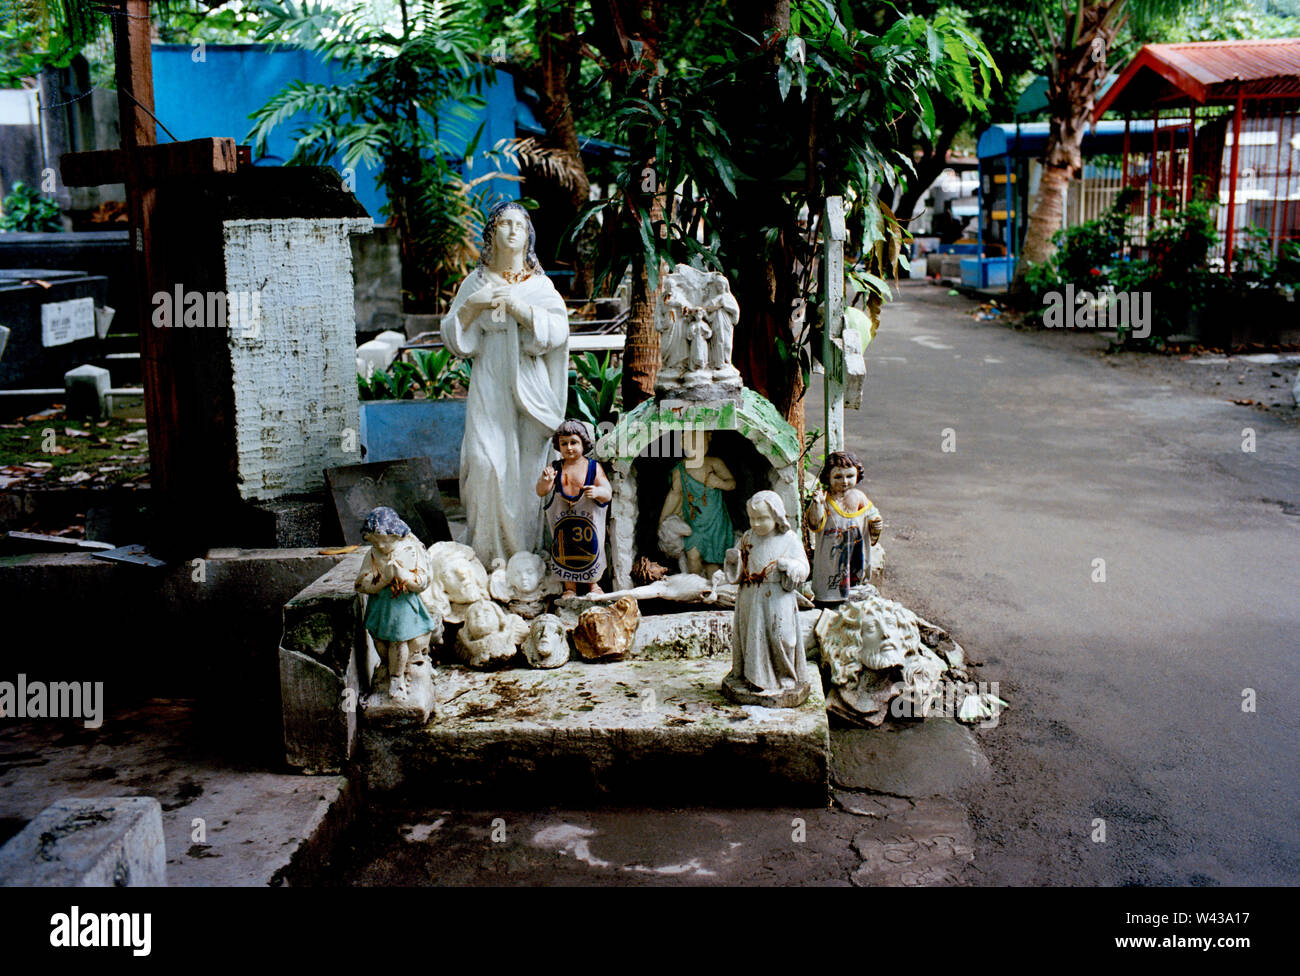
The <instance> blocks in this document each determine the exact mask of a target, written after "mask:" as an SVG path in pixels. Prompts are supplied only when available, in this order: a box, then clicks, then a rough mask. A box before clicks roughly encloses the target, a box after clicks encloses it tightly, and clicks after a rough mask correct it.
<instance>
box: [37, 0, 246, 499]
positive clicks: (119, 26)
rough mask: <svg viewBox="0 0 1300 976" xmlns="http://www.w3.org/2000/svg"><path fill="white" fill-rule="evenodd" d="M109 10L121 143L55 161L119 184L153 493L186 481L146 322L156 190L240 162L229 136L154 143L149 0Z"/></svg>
mask: <svg viewBox="0 0 1300 976" xmlns="http://www.w3.org/2000/svg"><path fill="white" fill-rule="evenodd" d="M111 14H112V16H113V48H114V62H115V74H116V79H117V106H118V119H119V120H120V123H121V129H122V148H121V149H112V150H103V151H97V152H81V153H66V154H64V156H63V157H62V158H61V159H60V161H59V165H60V170H61V172H62V175H63V183H64V185H65V186H97V185H99V184H103V183H125V184H126V198H127V209H128V213H129V215H130V220H131V253H132V260H133V264H134V268H135V286H136V287H135V291H136V317H137V323H136V324H137V327H138V329H139V334H140V369H141V375H142V378H143V381H144V402H145V417H146V422H147V425H148V430H149V465H150V482H151V484H152V485H153V488H154V490H155V491H157V492H160V493H168V492H170V491H184V490H185V489H186V488H187V487H188V485H187V484H186V474H185V472H184V471H178V470H176V468H175V467H174V466H173V465H171V464H169V459H170V458H172V457H174V456H176V454H175V452H174V451H173V446H174V445H175V444H176V442H177V439H178V438H179V437H181V436H182V434H183V432H182V430H181V426H182V425H181V423H180V419H181V414H180V411H179V410H178V409H177V402H176V396H175V394H176V389H177V383H178V374H177V369H176V367H177V365H178V364H177V362H175V361H174V357H173V356H172V355H171V354H170V353H171V349H170V345H171V343H170V340H171V339H173V337H174V330H171V329H155V328H151V327H150V311H151V308H152V305H153V302H152V296H153V295H155V294H156V293H158V292H159V291H163V290H165V289H166V287H167V278H166V274H165V267H164V264H165V260H163V259H161V258H160V256H159V255H158V254H156V253H155V251H154V247H153V235H152V233H151V229H152V224H153V217H154V207H155V204H156V201H157V188H158V186H159V184H160V183H163V182H168V181H183V180H187V179H192V178H194V177H197V176H203V175H208V174H212V173H233V172H235V170H236V169H237V168H238V165H239V162H240V160H239V158H238V153H237V151H236V147H235V140H234V139H194V140H190V141H188V142H173V143H168V144H164V145H161V146H160V145H157V141H158V140H157V134H156V131H155V127H154V126H155V120H154V117H153V105H154V101H153V64H152V61H151V60H150V49H149V45H150V37H149V34H150V31H149V27H150V24H149V0H114V2H113V3H112V10H111ZM176 358H178V357H176ZM190 368H193V366H192V364H191V365H190Z"/></svg>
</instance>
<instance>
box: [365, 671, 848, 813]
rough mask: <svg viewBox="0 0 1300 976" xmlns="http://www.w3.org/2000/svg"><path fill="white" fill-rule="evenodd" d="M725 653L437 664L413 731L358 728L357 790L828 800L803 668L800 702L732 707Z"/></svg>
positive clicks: (435, 796)
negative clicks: (429, 699) (432, 704)
mask: <svg viewBox="0 0 1300 976" xmlns="http://www.w3.org/2000/svg"><path fill="white" fill-rule="evenodd" d="M730 664H731V661H730V657H729V656H728V657H726V658H722V657H710V658H702V659H701V658H697V659H693V660H657V661H642V660H629V661H619V662H611V663H586V662H582V661H578V660H574V661H570V662H569V663H568V664H567V665H565V666H564V667H563V668H559V669H557V670H554V671H532V670H527V669H514V670H509V671H498V672H487V673H485V672H478V671H473V670H470V669H468V668H463V667H458V666H452V667H448V666H440V667H438V668H437V669H436V671H435V674H434V683H435V688H436V693H437V697H438V712H437V714H436V716H435V718H434V720H433V721H431V722H430V723H429V724H428V725H427V726H425V727H424V728H421V729H415V730H406V731H397V730H382V729H368V728H363V730H362V735H361V744H362V754H361V763H360V765H361V767H362V769H363V770H364V773H365V775H366V777H367V783H366V785H367V788H368V790H372V791H375V792H390V793H392V792H398V793H401V794H403V795H409V796H412V797H419V798H421V799H424V800H430V801H434V802H439V803H450V802H455V801H458V800H465V799H467V798H470V797H472V798H473V799H474V800H475V801H477V802H483V801H487V800H494V801H499V802H509V803H510V804H511V805H512V806H516V807H518V806H520V805H522V806H533V805H540V804H546V803H552V802H559V801H563V802H568V803H573V802H578V801H582V802H594V803H618V804H629V803H640V804H651V805H655V804H661V805H679V804H683V803H698V802H714V803H718V804H721V805H727V806H738V805H746V804H753V803H762V804H774V803H801V804H808V805H813V806H824V805H825V804H826V803H827V802H828V798H829V792H828V791H829V786H828V781H829V763H830V733H829V729H828V725H827V720H826V702H825V698H824V696H823V694H822V688H821V682H820V679H819V678H818V676H817V674H816V670H815V668H814V667H812V666H810V668H809V672H810V677H811V679H812V684H813V692H812V695H811V696H810V697H809V699H808V701H807V702H806V703H805V704H804V705H803V706H801V707H799V708H791V709H772V708H763V707H760V706H738V705H733V704H731V703H730V702H728V701H727V700H726V699H725V698H723V697H722V694H721V693H720V692H719V690H718V688H719V685H720V684H721V682H722V679H723V677H724V676H725V675H726V673H727V672H728V670H730Z"/></svg>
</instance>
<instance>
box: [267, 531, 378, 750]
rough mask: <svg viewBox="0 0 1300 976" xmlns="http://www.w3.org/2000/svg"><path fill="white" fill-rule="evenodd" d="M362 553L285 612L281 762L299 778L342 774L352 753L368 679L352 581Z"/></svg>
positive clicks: (323, 578)
mask: <svg viewBox="0 0 1300 976" xmlns="http://www.w3.org/2000/svg"><path fill="white" fill-rule="evenodd" d="M366 551H367V550H366V549H362V550H360V551H358V552H354V553H351V554H349V555H348V556H346V557H344V559H343V560H342V561H341V562H339V564H338V565H336V566H334V567H333V568H332V569H331V570H330V571H329V572H327V573H325V575H323V576H321V577H320V578H319V579H317V580H314V581H313V582H312V583H311V584H310V585H308V586H307V587H306V588H305V589H303V590H302V591H301V592H299V593H298V594H296V595H295V596H294V597H293V598H292V599H290V600H289V601H288V602H287V603H286V604H285V605H284V631H283V633H282V635H281V637H280V704H281V717H282V721H283V724H284V750H285V761H286V762H288V764H289V765H290V766H292V767H293V768H295V769H300V770H302V771H303V772H307V773H338V772H341V771H342V770H343V767H344V765H345V764H346V763H347V761H348V759H349V758H350V757H351V755H352V752H353V749H354V748H355V746H356V741H357V710H358V705H359V703H360V701H361V698H362V696H363V695H364V693H365V691H366V690H367V689H368V687H369V680H368V679H369V674H368V662H367V661H366V659H365V654H366V650H365V648H366V644H365V632H364V630H363V627H362V619H361V613H362V609H361V608H362V604H361V598H360V597H359V596H358V595H357V592H356V590H355V589H354V588H353V582H354V581H355V580H356V578H357V573H359V572H360V571H361V560H362V559H363V558H365V553H366ZM363 675H364V677H363Z"/></svg>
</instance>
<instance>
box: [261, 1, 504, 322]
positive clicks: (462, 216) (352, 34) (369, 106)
mask: <svg viewBox="0 0 1300 976" xmlns="http://www.w3.org/2000/svg"><path fill="white" fill-rule="evenodd" d="M259 10H260V15H261V18H262V26H261V28H260V29H259V31H258V37H259V38H260V39H274V40H276V41H277V42H278V43H285V42H287V43H292V44H294V45H296V46H299V47H302V48H304V49H306V50H308V51H312V52H313V53H316V54H318V55H320V56H321V57H323V58H325V59H328V60H332V61H334V62H336V63H337V65H338V66H339V68H341V69H342V70H343V71H346V72H349V73H351V75H352V76H353V78H352V80H351V81H347V82H342V83H339V84H333V85H325V84H319V83H307V82H303V81H294V82H291V83H290V84H289V85H287V86H286V87H285V88H284V89H283V90H282V91H280V92H278V93H277V94H276V95H274V96H273V97H272V98H271V99H270V100H269V101H268V102H267V103H266V104H265V105H263V106H262V107H261V108H260V109H258V110H257V111H256V112H254V113H253V115H252V116H251V118H252V119H253V122H254V125H253V128H252V130H251V131H250V132H249V137H250V138H251V139H252V140H253V144H254V148H255V151H256V152H258V153H262V152H264V151H265V148H266V140H267V137H268V136H269V135H270V133H271V132H272V131H273V130H274V129H276V128H277V127H278V126H281V125H284V124H286V123H287V122H289V121H290V120H291V119H293V118H294V117H295V116H299V115H301V116H304V117H305V118H306V121H305V122H303V123H302V124H300V125H299V126H298V127H297V128H296V129H295V131H294V136H295V139H296V145H295V147H294V151H293V155H292V156H291V157H290V159H289V160H288V163H289V164H290V165H295V164H306V165H326V164H327V163H328V162H329V161H330V160H332V159H333V158H334V157H336V156H339V157H341V161H342V165H343V167H344V169H348V168H355V167H358V166H361V165H366V166H373V167H375V168H376V169H377V177H376V178H377V181H378V183H379V184H380V186H381V187H382V188H383V189H384V191H385V194H386V196H387V203H386V204H385V206H384V208H383V210H382V214H383V216H385V217H388V218H390V220H391V222H392V223H393V224H395V225H396V226H397V228H398V230H399V233H400V235H401V242H402V259H403V271H404V275H403V281H404V284H405V285H406V290H407V299H408V307H410V308H415V309H428V310H433V309H435V308H436V307H437V306H438V304H439V299H440V298H441V297H442V296H445V294H446V293H447V291H448V290H449V289H450V286H451V284H452V282H453V281H455V280H458V279H460V278H461V277H463V276H464V275H465V273H466V272H467V271H468V269H469V267H470V265H471V264H472V262H473V261H474V259H475V258H476V257H477V248H476V245H475V243H474V239H475V237H476V234H477V228H478V227H480V226H482V221H483V217H484V214H485V210H486V209H487V208H488V207H489V206H490V205H491V204H492V203H493V202H494V200H493V199H492V197H491V195H490V194H489V193H488V190H487V188H486V187H483V186H482V184H483V183H484V182H486V181H487V180H488V179H491V178H493V177H494V176H497V175H498V173H491V172H490V173H486V174H484V175H483V176H481V177H479V178H477V179H475V180H472V181H467V180H465V179H464V178H463V177H462V176H461V173H460V171H459V170H460V168H462V167H463V166H464V164H466V163H468V162H469V160H470V159H471V158H473V157H474V156H475V154H476V153H478V135H475V137H474V138H473V139H471V140H470V145H469V147H468V149H467V151H466V152H465V153H464V155H463V157H462V158H461V159H460V160H456V159H453V158H452V154H451V150H450V144H449V141H448V140H447V139H446V138H445V135H446V133H445V129H446V127H447V125H448V124H449V123H453V122H456V123H459V124H461V125H465V124H467V123H468V121H469V120H471V119H472V118H473V117H474V112H475V110H477V109H480V108H482V107H483V106H484V104H485V102H484V100H483V98H482V96H481V94H480V92H481V89H482V85H483V83H484V81H485V80H486V79H487V77H489V76H490V75H491V73H492V72H491V68H490V66H488V67H482V66H481V65H480V64H479V62H478V61H477V58H478V53H479V52H480V51H482V50H485V49H487V47H488V38H487V36H486V28H485V25H484V24H483V23H482V22H481V21H480V20H479V19H478V18H477V17H476V13H475V10H476V8H475V6H474V5H473V4H470V3H467V2H465V0H418V2H413V3H410V4H408V5H407V6H406V7H405V8H404V9H403V17H402V28H401V32H400V33H398V34H394V33H391V32H390V30H389V29H388V27H387V25H386V24H384V23H383V22H382V21H381V20H380V19H379V18H378V17H377V16H376V15H375V12H374V10H373V9H372V8H371V6H370V5H369V4H367V3H364V2H360V0H357V2H353V3H352V4H351V5H350V6H347V7H344V8H335V7H327V6H325V5H324V4H323V3H320V2H313V0H305V2H304V3H303V4H302V5H301V6H299V5H295V3H294V2H293V0H260V8H259ZM480 133H481V129H480ZM497 168H498V170H499V162H498V167H497Z"/></svg>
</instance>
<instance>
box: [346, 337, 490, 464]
mask: <svg viewBox="0 0 1300 976" xmlns="http://www.w3.org/2000/svg"><path fill="white" fill-rule="evenodd" d="M409 355H410V357H411V361H410V362H405V361H402V360H398V361H397V362H394V363H393V364H392V365H391V366H389V367H388V369H386V370H375V372H374V373H372V374H371V376H370V377H369V379H367V378H366V377H364V376H362V375H361V374H360V373H358V374H357V390H358V392H359V393H360V395H361V446H362V450H363V454H362V460H363V461H367V462H369V461H396V460H399V459H400V458H407V457H428V458H429V459H430V460H431V461H432V462H433V473H434V476H435V477H438V478H455V477H457V476H458V475H459V473H460V442H461V439H462V438H463V437H464V436H465V391H466V390H467V389H468V388H469V377H470V369H469V363H466V362H464V361H462V360H459V359H456V357H454V356H453V355H452V354H451V350H449V349H445V348H444V349H413V350H411V351H410V354H409Z"/></svg>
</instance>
